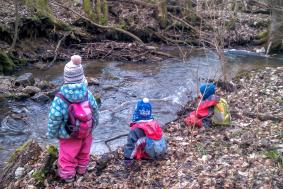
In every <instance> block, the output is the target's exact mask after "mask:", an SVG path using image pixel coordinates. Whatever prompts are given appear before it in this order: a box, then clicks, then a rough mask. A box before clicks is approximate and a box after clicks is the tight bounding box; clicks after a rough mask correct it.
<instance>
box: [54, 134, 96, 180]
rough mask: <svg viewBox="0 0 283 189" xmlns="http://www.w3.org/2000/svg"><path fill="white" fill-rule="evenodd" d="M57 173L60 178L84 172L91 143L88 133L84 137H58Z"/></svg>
mask: <svg viewBox="0 0 283 189" xmlns="http://www.w3.org/2000/svg"><path fill="white" fill-rule="evenodd" d="M59 142H60V147H59V159H58V168H59V170H58V173H59V176H60V177H61V178H62V179H68V178H72V177H74V176H75V175H76V172H77V173H78V174H84V173H85V172H86V169H87V165H88V163H89V159H90V156H89V153H90V148H91V143H92V135H91V134H90V135H89V136H87V137H86V138H84V139H73V138H70V139H60V141H59Z"/></svg>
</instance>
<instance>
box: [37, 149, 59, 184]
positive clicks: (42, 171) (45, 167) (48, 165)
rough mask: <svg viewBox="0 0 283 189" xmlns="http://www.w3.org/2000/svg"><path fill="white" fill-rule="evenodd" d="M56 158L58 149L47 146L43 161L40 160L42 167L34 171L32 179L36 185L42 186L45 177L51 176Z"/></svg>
mask: <svg viewBox="0 0 283 189" xmlns="http://www.w3.org/2000/svg"><path fill="white" fill-rule="evenodd" d="M57 158H58V149H57V148H56V147H55V146H53V145H49V146H47V148H46V151H45V156H44V159H43V160H42V162H41V164H42V166H41V167H39V168H38V169H36V170H35V171H34V172H33V174H32V177H33V178H34V179H35V180H36V182H37V183H38V184H42V183H43V182H44V180H45V178H46V176H47V175H49V174H51V173H52V171H54V170H53V164H54V162H55V161H56V159H57Z"/></svg>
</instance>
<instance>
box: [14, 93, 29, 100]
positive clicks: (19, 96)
mask: <svg viewBox="0 0 283 189" xmlns="http://www.w3.org/2000/svg"><path fill="white" fill-rule="evenodd" d="M9 97H10V98H14V99H16V100H24V99H27V98H28V97H29V95H28V94H27V93H22V92H17V93H11V95H10V96H9Z"/></svg>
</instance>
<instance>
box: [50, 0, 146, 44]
mask: <svg viewBox="0 0 283 189" xmlns="http://www.w3.org/2000/svg"><path fill="white" fill-rule="evenodd" d="M52 3H53V4H55V5H57V6H60V7H62V8H64V9H67V10H70V11H71V12H73V13H74V14H76V15H78V16H79V17H81V18H83V19H85V20H87V21H89V22H90V23H91V24H92V25H94V26H96V27H99V28H103V29H107V30H108V29H110V30H115V31H118V32H121V33H123V34H126V35H128V36H130V37H132V38H133V39H134V40H136V41H137V42H138V43H140V44H143V41H142V40H141V39H140V38H139V37H137V36H136V35H134V34H132V33H131V32H128V31H126V30H123V29H121V28H118V27H114V26H103V25H100V24H97V23H95V22H93V21H92V20H91V19H89V18H87V17H85V16H83V15H81V14H80V13H78V12H76V11H74V10H73V9H71V8H69V7H66V6H64V5H62V4H60V3H57V2H55V1H52Z"/></svg>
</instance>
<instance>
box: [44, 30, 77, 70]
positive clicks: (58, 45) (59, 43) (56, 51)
mask: <svg viewBox="0 0 283 189" xmlns="http://www.w3.org/2000/svg"><path fill="white" fill-rule="evenodd" d="M71 33H72V32H71V31H70V32H68V33H65V35H64V36H63V37H62V38H61V39H60V40H59V41H58V43H57V46H56V49H55V51H54V54H55V55H54V58H53V60H52V61H51V62H50V64H49V65H48V66H47V68H50V67H51V66H52V65H53V64H54V62H55V61H56V59H57V56H58V49H59V48H60V46H61V43H62V41H65V39H66V37H68V36H69V35H70V34H71Z"/></svg>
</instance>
